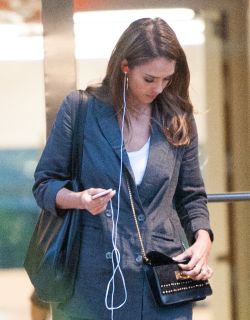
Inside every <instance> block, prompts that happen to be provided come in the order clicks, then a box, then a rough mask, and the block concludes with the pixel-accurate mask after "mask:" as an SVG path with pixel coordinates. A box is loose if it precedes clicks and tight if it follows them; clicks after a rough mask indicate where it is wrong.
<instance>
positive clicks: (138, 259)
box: [135, 254, 143, 264]
mask: <svg viewBox="0 0 250 320" xmlns="http://www.w3.org/2000/svg"><path fill="white" fill-rule="evenodd" d="M142 260H143V259H142V255H140V254H138V255H137V256H136V258H135V261H136V262H137V263H138V264H141V263H142Z"/></svg>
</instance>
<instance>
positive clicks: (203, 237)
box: [174, 230, 213, 280]
mask: <svg viewBox="0 0 250 320" xmlns="http://www.w3.org/2000/svg"><path fill="white" fill-rule="evenodd" d="M210 250H211V239H210V236H209V233H208V232H207V231H206V230H199V231H197V233H196V241H195V243H194V244H193V245H192V246H191V247H189V248H188V249H187V250H185V251H184V252H183V253H181V254H180V255H178V256H176V257H174V260H176V261H181V260H183V259H186V258H190V261H189V262H188V263H187V264H180V265H179V267H180V268H181V269H182V270H183V272H182V274H183V275H186V276H190V277H191V278H192V279H194V280H207V279H209V278H211V276H212V274H213V270H212V269H211V268H210V267H209V266H208V257H209V253H210Z"/></svg>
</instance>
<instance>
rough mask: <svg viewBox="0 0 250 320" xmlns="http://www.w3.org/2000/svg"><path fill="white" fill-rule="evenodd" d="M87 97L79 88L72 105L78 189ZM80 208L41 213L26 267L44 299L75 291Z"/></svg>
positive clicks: (57, 298) (54, 299)
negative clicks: (61, 211) (54, 213)
mask: <svg viewBox="0 0 250 320" xmlns="http://www.w3.org/2000/svg"><path fill="white" fill-rule="evenodd" d="M87 100H88V97H87V94H85V93H84V92H83V91H82V90H79V103H78V106H77V107H76V108H72V120H73V123H74V128H73V137H72V159H71V176H72V185H73V190H74V191H78V190H79V181H80V173H81V167H82V151H83V150H82V149H83V131H84V124H85V119H86V113H87V104H88V103H87ZM78 211H79V210H77V209H72V210H66V211H65V214H64V215H63V216H55V215H53V214H51V213H50V212H47V211H45V210H42V211H41V213H40V215H39V219H38V222H37V224H36V227H35V230H34V232H33V235H32V238H31V240H30V244H29V248H28V251H27V254H26V258H25V262H24V267H25V269H26V271H27V273H28V276H29V278H30V280H31V282H32V284H33V285H34V287H35V290H36V292H37V295H38V297H39V298H40V299H41V300H43V301H46V302H63V301H67V300H68V299H69V298H70V297H71V296H72V295H73V291H74V285H75V277H76V272H77V266H78V260H79V250H80V242H81V230H80V219H81V216H82V214H81V213H80V212H78Z"/></svg>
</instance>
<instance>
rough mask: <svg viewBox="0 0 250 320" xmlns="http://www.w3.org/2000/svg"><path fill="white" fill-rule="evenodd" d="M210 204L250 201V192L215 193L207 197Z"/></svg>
mask: <svg viewBox="0 0 250 320" xmlns="http://www.w3.org/2000/svg"><path fill="white" fill-rule="evenodd" d="M207 198H208V202H235V201H250V192H249V191H247V192H228V193H213V194H208V195H207Z"/></svg>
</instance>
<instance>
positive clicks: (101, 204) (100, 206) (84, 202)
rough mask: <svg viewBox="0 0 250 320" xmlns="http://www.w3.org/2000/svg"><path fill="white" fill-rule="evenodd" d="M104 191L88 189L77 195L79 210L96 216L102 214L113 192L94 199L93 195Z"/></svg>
mask: <svg viewBox="0 0 250 320" xmlns="http://www.w3.org/2000/svg"><path fill="white" fill-rule="evenodd" d="M103 191H106V190H105V189H101V188H90V189H87V190H84V191H82V192H79V193H78V196H79V205H78V207H79V208H80V209H86V210H88V211H89V212H90V213H91V214H93V215H97V214H100V213H102V212H103V211H104V210H105V209H106V207H107V204H108V202H109V200H110V199H111V198H113V196H114V195H115V193H116V192H115V190H110V192H109V193H108V194H106V195H103V196H100V197H98V198H94V199H93V196H94V195H97V194H98V193H100V192H103Z"/></svg>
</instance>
